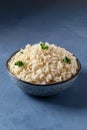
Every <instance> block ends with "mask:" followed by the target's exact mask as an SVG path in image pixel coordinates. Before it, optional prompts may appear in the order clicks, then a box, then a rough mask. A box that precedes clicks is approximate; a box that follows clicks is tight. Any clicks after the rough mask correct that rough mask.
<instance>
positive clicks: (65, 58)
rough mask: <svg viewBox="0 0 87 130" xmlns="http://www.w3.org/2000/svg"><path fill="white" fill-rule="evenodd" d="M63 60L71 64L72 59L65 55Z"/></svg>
mask: <svg viewBox="0 0 87 130" xmlns="http://www.w3.org/2000/svg"><path fill="white" fill-rule="evenodd" d="M63 62H65V63H67V64H71V59H69V58H68V57H67V56H65V57H64V59H63Z"/></svg>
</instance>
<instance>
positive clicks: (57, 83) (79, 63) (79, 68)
mask: <svg viewBox="0 0 87 130" xmlns="http://www.w3.org/2000/svg"><path fill="white" fill-rule="evenodd" d="M19 51H20V50H18V51H15V52H13V53H12V54H11V55H10V57H9V58H8V59H7V61H6V68H7V71H8V73H9V74H10V75H11V76H12V77H14V78H15V79H16V80H19V81H20V82H23V83H26V84H28V85H33V86H40V87H41V86H53V85H59V84H64V83H66V82H68V81H71V80H73V79H74V78H75V77H76V76H78V74H79V73H80V71H81V62H80V61H79V59H78V58H77V57H76V56H75V55H73V56H75V57H76V60H77V64H78V71H77V73H76V74H75V75H73V76H72V77H70V78H69V79H67V80H64V81H61V82H55V83H50V84H33V83H30V82H27V81H24V80H21V79H20V78H18V77H17V76H16V75H14V74H13V73H12V72H11V71H10V70H9V67H8V62H9V61H10V60H11V58H12V57H13V56H14V55H15V54H16V53H17V52H19Z"/></svg>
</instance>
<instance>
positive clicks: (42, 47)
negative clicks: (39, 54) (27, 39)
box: [40, 42, 49, 50]
mask: <svg viewBox="0 0 87 130" xmlns="http://www.w3.org/2000/svg"><path fill="white" fill-rule="evenodd" d="M40 46H41V49H43V50H47V49H48V48H49V47H48V45H46V44H45V43H44V42H40Z"/></svg>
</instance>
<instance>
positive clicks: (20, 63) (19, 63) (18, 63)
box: [15, 61, 24, 67]
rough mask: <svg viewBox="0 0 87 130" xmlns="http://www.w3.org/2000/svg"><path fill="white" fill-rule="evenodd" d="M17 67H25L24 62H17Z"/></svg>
mask: <svg viewBox="0 0 87 130" xmlns="http://www.w3.org/2000/svg"><path fill="white" fill-rule="evenodd" d="M15 65H17V66H19V67H21V66H23V65H24V63H23V62H22V61H17V62H16V63H15Z"/></svg>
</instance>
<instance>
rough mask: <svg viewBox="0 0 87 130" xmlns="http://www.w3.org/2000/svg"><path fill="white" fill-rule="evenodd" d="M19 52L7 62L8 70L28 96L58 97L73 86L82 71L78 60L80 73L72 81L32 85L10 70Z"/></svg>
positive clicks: (13, 79)
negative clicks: (9, 64) (9, 63)
mask: <svg viewBox="0 0 87 130" xmlns="http://www.w3.org/2000/svg"><path fill="white" fill-rule="evenodd" d="M17 52H18V51H16V52H14V53H13V54H12V55H11V56H10V57H9V58H8V60H7V61H6V68H7V70H8V74H9V76H10V78H11V79H12V81H13V82H14V83H15V84H16V86H18V87H19V88H20V89H21V90H23V91H24V92H25V93H26V94H30V95H33V96H52V95H56V94H58V93H60V92H62V91H64V90H66V89H67V88H69V87H70V86H71V84H72V83H73V82H74V81H75V80H76V78H77V77H78V75H79V73H80V70H81V63H80V61H79V59H78V58H76V60H77V64H78V72H77V73H76V74H75V75H74V76H73V77H71V78H70V79H68V80H66V81H62V82H58V83H53V84H46V85H40V84H32V83H29V82H26V81H23V80H21V79H19V78H17V77H16V76H15V75H14V74H12V72H10V70H9V66H8V62H9V61H10V59H11V58H12V56H14V55H15V54H16V53H17Z"/></svg>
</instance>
